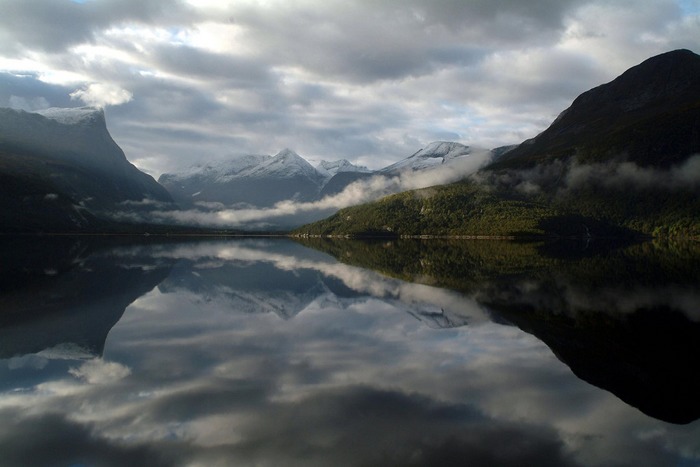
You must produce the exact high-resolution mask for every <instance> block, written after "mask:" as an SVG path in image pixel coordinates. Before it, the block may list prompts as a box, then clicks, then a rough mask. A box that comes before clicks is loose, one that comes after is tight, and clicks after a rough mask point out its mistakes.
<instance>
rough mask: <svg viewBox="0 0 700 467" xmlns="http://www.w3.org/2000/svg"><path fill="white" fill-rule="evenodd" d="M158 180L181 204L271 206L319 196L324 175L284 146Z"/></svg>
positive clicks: (186, 205)
mask: <svg viewBox="0 0 700 467" xmlns="http://www.w3.org/2000/svg"><path fill="white" fill-rule="evenodd" d="M158 181H159V183H160V184H161V185H163V186H164V187H165V188H167V189H168V191H170V193H172V195H173V198H174V199H175V200H176V201H177V202H178V203H179V204H180V205H181V206H182V207H188V206H193V205H195V204H197V203H200V206H206V205H207V203H221V204H223V205H226V206H231V205H236V204H242V205H249V206H254V207H271V206H273V205H275V204H276V203H278V202H279V201H284V200H294V201H299V202H303V201H313V200H315V199H317V198H318V194H319V192H320V190H321V186H322V184H323V182H324V176H323V175H322V174H321V173H319V172H318V171H317V170H316V169H315V168H314V167H313V166H312V165H311V164H309V163H308V162H307V161H306V160H305V159H304V158H302V157H301V156H299V155H298V154H297V153H295V152H294V151H292V150H290V149H284V150H282V151H280V152H279V153H278V154H277V155H275V156H258V155H249V156H244V157H237V158H233V159H231V160H229V161H226V162H224V163H221V164H218V165H207V166H196V167H194V168H192V169H190V170H188V171H185V172H182V173H170V174H163V175H161V176H160V178H159V179H158Z"/></svg>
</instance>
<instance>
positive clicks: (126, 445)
mask: <svg viewBox="0 0 700 467" xmlns="http://www.w3.org/2000/svg"><path fill="white" fill-rule="evenodd" d="M144 255H147V256H150V257H152V258H156V260H157V261H163V260H165V259H166V258H167V261H169V262H171V263H173V265H172V270H171V272H170V275H169V277H168V278H167V279H165V280H164V281H163V282H162V283H161V284H160V285H159V286H158V287H157V288H155V289H153V290H151V291H150V292H148V293H146V294H145V295H143V296H141V297H140V298H138V299H137V300H136V301H134V302H133V303H132V304H131V305H130V306H129V307H127V309H126V311H125V312H124V315H123V317H122V319H121V320H120V321H119V323H118V324H117V325H116V326H115V327H114V328H113V329H112V330H111V331H110V333H109V336H108V338H107V342H106V345H105V347H104V353H103V357H102V358H95V359H92V360H87V361H72V362H68V363H67V364H66V363H62V361H54V360H51V361H49V362H48V363H47V364H46V365H45V368H43V369H40V368H22V369H11V368H10V365H9V362H10V361H9V360H6V362H8V364H6V365H5V369H2V370H0V375H1V376H2V378H3V379H5V380H6V381H7V380H9V379H11V378H12V377H13V375H14V374H16V372H17V371H23V372H34V374H35V377H34V379H32V380H24V386H23V387H18V386H17V387H14V388H12V389H10V388H9V387H8V386H7V385H6V384H5V385H3V388H7V389H3V391H4V392H3V393H2V394H0V417H1V418H2V420H3V421H4V423H3V427H2V428H0V447H1V448H2V452H3V460H2V462H0V464H2V465H27V463H29V464H32V465H48V464H51V463H52V462H58V463H65V464H68V463H84V464H88V465H91V464H95V465H125V464H131V465H230V464H234V465H305V466H308V465H392V464H394V465H465V464H468V465H524V464H527V465H544V466H546V465H607V464H609V463H610V461H611V460H616V461H619V463H620V464H621V465H664V464H674V463H677V462H680V461H683V460H684V459H685V461H687V462H690V463H691V465H692V462H697V461H698V457H697V456H698V455H699V454H700V444H699V443H698V441H697V440H698V439H700V436H699V435H700V425H698V423H694V424H691V425H687V426H682V427H681V426H674V425H670V424H666V423H663V422H660V421H657V420H654V419H652V418H650V417H647V416H645V415H643V414H641V413H640V412H638V411H637V410H636V409H634V408H631V407H629V406H627V405H625V404H624V403H622V402H621V401H620V400H618V399H617V398H616V397H614V396H612V395H611V394H610V393H607V392H605V391H601V390H599V389H597V388H595V387H592V386H590V385H588V384H586V383H584V382H582V381H580V380H578V379H577V378H576V377H574V376H573V375H572V374H571V372H570V371H569V369H568V368H567V367H566V366H564V365H562V364H561V363H560V362H559V361H558V360H557V359H556V358H555V357H554V355H552V353H551V351H550V350H549V349H548V348H547V347H546V346H545V345H544V344H542V343H541V342H540V341H538V340H537V339H536V338H534V337H532V336H531V335H528V334H525V333H523V332H521V331H520V330H518V329H517V328H515V327H511V326H503V325H500V324H496V323H492V322H490V321H489V320H488V319H487V314H486V313H485V312H484V311H483V310H482V309H481V307H480V305H479V304H478V303H477V302H476V301H474V300H473V299H470V298H467V297H465V296H463V295H460V294H458V293H456V292H453V291H449V290H445V289H438V288H434V287H430V286H427V285H420V284H412V283H407V282H403V281H400V280H397V279H390V278H387V277H385V276H382V275H380V274H378V273H374V272H371V271H367V270H363V269H360V268H357V267H353V266H349V265H346V264H341V263H338V262H336V261H335V260H334V259H332V258H331V257H329V256H326V255H324V254H321V253H319V252H316V251H312V250H308V249H306V248H304V247H301V246H299V245H296V244H294V243H292V242H287V241H279V242H277V241H227V242H220V243H217V242H206V243H192V244H187V245H170V246H167V245H165V246H153V245H151V246H145V247H122V248H117V249H115V250H113V251H111V252H110V256H112V257H113V258H115V261H117V262H119V261H123V262H131V263H133V260H134V258H136V257H142V256H144ZM285 300H287V302H286V303H283V302H284V301H285ZM255 304H257V307H258V308H257V311H256V308H255V306H254V305H255ZM281 305H284V306H285V310H284V312H282V311H281V308H280V307H281ZM407 312H408V313H407ZM436 313H437V314H439V313H442V314H443V315H444V316H446V317H447V318H446V320H436V319H434V317H435V316H434V314H436ZM416 317H418V318H419V319H415V318H416ZM467 323H468V324H467ZM463 324H467V325H466V326H461V325H463ZM452 325H460V327H450V326H452ZM440 326H448V327H445V328H440ZM25 358H26V357H25ZM37 446H44V449H37V448H36V447H37ZM694 456H695V457H694Z"/></svg>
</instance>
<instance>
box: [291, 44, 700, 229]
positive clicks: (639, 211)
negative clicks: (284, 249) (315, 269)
mask: <svg viewBox="0 0 700 467" xmlns="http://www.w3.org/2000/svg"><path fill="white" fill-rule="evenodd" d="M493 154H494V160H493V161H492V163H491V164H490V165H488V166H486V167H485V168H483V169H482V170H480V171H479V172H478V173H476V174H473V175H472V176H470V177H467V178H465V179H464V180H462V181H460V182H458V183H452V184H448V185H444V186H440V187H433V188H430V189H425V190H419V191H418V192H406V193H402V194H398V195H393V196H389V197H386V198H383V199H381V200H379V201H377V202H374V203H369V204H366V205H362V206H355V207H350V208H346V209H343V210H340V211H339V212H337V213H336V214H334V215H333V216H331V217H330V218H328V219H325V220H323V221H320V222H318V223H315V224H311V225H308V226H305V227H303V228H301V229H299V230H298V231H297V232H296V233H297V234H299V235H358V236H367V235H371V236H377V235H378V236H397V235H466V236H509V237H510V236H543V235H544V236H552V235H556V236H574V237H595V236H621V235H622V236H627V235H654V236H686V237H700V216H698V213H700V56H698V55H696V54H695V53H693V52H690V51H688V50H676V51H672V52H668V53H665V54H662V55H659V56H656V57H652V58H650V59H648V60H646V61H644V62H643V63H641V64H639V65H637V66H635V67H633V68H631V69H629V70H628V71H626V72H625V73H623V74H622V75H621V76H619V77H618V78H616V79H615V80H613V81H612V82H610V83H607V84H603V85H601V86H598V87H596V88H594V89H591V90H590V91H587V92H585V93H583V94H581V95H580V96H579V97H577V98H576V99H575V100H574V102H573V103H572V104H571V106H570V107H569V108H568V109H566V110H565V111H564V112H562V113H561V114H560V115H559V117H558V118H557V119H556V120H555V121H554V122H553V123H552V124H551V126H550V127H549V128H547V129H546V130H545V131H543V132H542V133H541V134H539V135H538V136H536V137H535V138H533V139H530V140H527V141H525V142H523V143H522V144H520V145H519V146H517V147H515V148H512V149H509V148H505V150H498V151H493Z"/></svg>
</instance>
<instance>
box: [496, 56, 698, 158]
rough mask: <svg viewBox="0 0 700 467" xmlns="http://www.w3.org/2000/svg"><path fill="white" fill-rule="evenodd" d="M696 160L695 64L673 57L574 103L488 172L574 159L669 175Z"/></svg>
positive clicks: (643, 65) (632, 71)
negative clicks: (614, 161)
mask: <svg viewBox="0 0 700 467" xmlns="http://www.w3.org/2000/svg"><path fill="white" fill-rule="evenodd" d="M693 153H700V56H698V55H696V54H694V53H693V52H691V51H689V50H675V51H672V52H667V53H665V54H662V55H658V56H656V57H652V58H649V59H648V60H645V61H644V62H642V63H641V64H639V65H637V66H635V67H632V68H630V69H629V70H627V71H626V72H624V73H623V74H622V75H620V76H619V77H617V78H616V79H614V80H613V81H611V82H610V83H607V84H603V85H601V86H598V87H596V88H593V89H591V90H590V91H587V92H585V93H583V94H581V95H580V96H579V97H577V98H576V99H575V100H574V102H573V103H572V104H571V106H570V107H569V108H568V109H566V110H564V111H563V112H562V113H561V114H560V115H559V117H558V118H557V119H556V120H555V121H554V123H552V125H551V126H550V127H549V128H547V129H546V130H545V131H543V132H542V133H541V134H539V135H538V136H536V137H535V138H533V139H531V140H528V141H526V142H524V143H523V144H521V145H520V146H519V147H518V148H516V149H513V150H511V151H509V152H508V153H507V154H504V155H503V156H502V157H501V158H500V159H499V160H498V162H496V163H495V164H493V166H492V168H494V169H502V168H523V167H532V166H533V165H534V164H537V163H543V162H551V161H552V160H555V159H564V158H570V157H573V156H576V158H577V159H578V161H579V162H600V161H606V160H609V159H610V158H611V157H619V158H624V160H627V161H631V162H635V163H636V164H638V165H640V166H655V167H669V166H671V165H674V164H678V163H679V162H682V161H683V160H685V159H686V158H687V156H688V155H690V154H693Z"/></svg>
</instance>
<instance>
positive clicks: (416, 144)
mask: <svg viewBox="0 0 700 467" xmlns="http://www.w3.org/2000/svg"><path fill="white" fill-rule="evenodd" d="M0 11H2V15H0V106H4V107H13V108H18V109H24V110H29V111H31V110H39V109H42V108H46V107H79V106H83V105H91V106H99V107H104V108H105V114H106V117H107V126H108V128H109V130H110V133H111V134H112V136H113V138H114V139H115V141H116V142H117V143H118V144H119V145H120V146H121V147H122V149H124V151H125V153H126V156H127V158H128V159H129V160H130V161H131V162H133V163H134V164H135V165H136V166H137V167H139V168H140V169H142V170H144V171H146V172H147V173H149V174H151V175H153V176H155V177H158V176H159V175H160V174H161V173H164V172H173V171H177V170H181V169H184V168H186V167H189V166H191V165H193V164H197V163H207V162H212V161H218V160H222V159H226V158H230V157H232V156H235V155H240V154H251V153H252V154H275V153H277V152H279V151H280V150H282V149H284V148H290V149H292V150H294V151H296V152H297V153H299V154H300V155H302V156H303V157H305V158H306V159H307V160H310V161H311V162H312V163H315V162H319V161H320V160H322V159H325V160H336V159H341V158H345V159H348V160H350V161H352V162H354V163H357V164H360V165H365V166H368V167H370V168H373V169H377V168H381V167H384V166H386V165H389V164H391V163H393V162H396V161H398V160H400V159H403V158H405V157H407V156H409V155H411V154H413V153H414V152H416V151H417V150H419V149H421V148H422V147H425V146H426V145H427V144H429V143H430V142H432V141H440V140H444V141H457V142H460V143H463V144H467V145H471V146H476V147H481V148H493V147H497V146H501V145H507V144H516V143H520V142H522V141H523V140H524V139H527V138H530V137H533V136H535V135H536V134H538V133H539V132H540V131H542V130H544V129H545V128H546V127H547V126H548V125H549V124H550V123H551V122H552V120H554V118H556V116H557V115H558V114H559V113H560V112H561V111H562V110H564V109H565V108H566V107H568V106H569V105H570V103H571V102H572V101H573V99H574V98H575V97H576V96H578V95H579V94H581V93H582V92H584V91H586V90H588V89H590V88H591V87H594V86H597V85H599V84H602V83H605V82H608V81H610V80H612V79H614V78H615V77H616V76H618V75H619V74H621V73H622V72H624V71H625V70H626V69H627V68H629V67H631V66H634V65H636V64H638V63H639V62H641V61H643V60H644V59H646V58H649V57H651V56H654V55H657V54H659V53H663V52H666V51H669V50H674V49H679V48H687V49H690V50H693V51H694V52H696V53H698V52H700V46H699V45H700V0H605V1H603V0H517V1H508V0H439V1H436V0H381V1H379V0H356V1H347V0H323V1H317V0H299V1H293V2H292V1H289V0H258V1H252V0H239V1H228V2H226V1H219V0H180V1H177V0H175V1H171V0H0Z"/></svg>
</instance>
